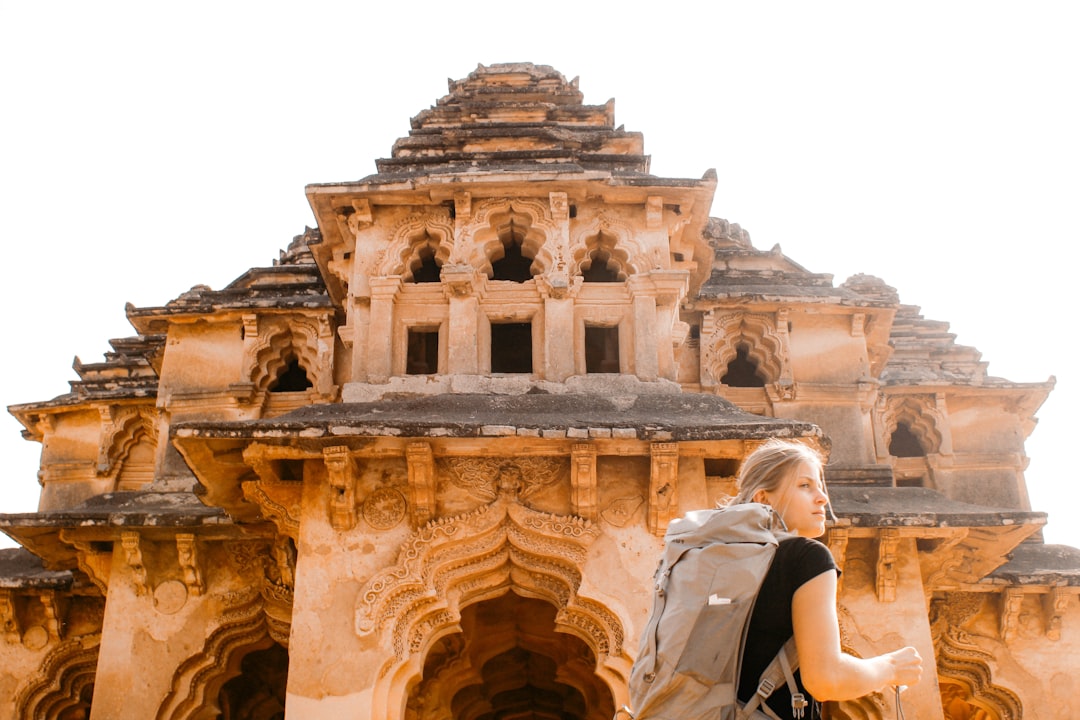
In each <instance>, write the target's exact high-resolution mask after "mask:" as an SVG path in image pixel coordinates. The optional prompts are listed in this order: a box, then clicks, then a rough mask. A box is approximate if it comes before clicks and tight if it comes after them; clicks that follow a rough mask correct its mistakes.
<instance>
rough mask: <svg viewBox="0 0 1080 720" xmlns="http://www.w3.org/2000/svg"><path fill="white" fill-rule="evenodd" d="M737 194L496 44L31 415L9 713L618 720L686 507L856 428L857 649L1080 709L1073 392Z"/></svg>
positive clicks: (7, 520)
mask: <svg viewBox="0 0 1080 720" xmlns="http://www.w3.org/2000/svg"><path fill="white" fill-rule="evenodd" d="M715 185H716V175H715V172H714V171H708V172H706V173H705V174H704V176H703V177H702V178H701V179H677V178H674V179H673V178H659V177H655V176H653V175H651V174H649V158H648V156H646V155H644V154H643V140H642V137H641V135H640V134H638V133H634V132H629V131H626V130H624V129H623V128H622V127H621V126H619V127H617V126H616V125H615V122H614V106H613V103H610V102H609V103H608V104H606V105H600V106H593V105H586V104H584V103H583V98H582V95H581V93H580V91H579V90H578V88H577V84H576V81H574V82H567V81H566V79H565V78H564V77H563V76H562V75H560V74H559V73H558V72H556V71H554V70H552V69H551V68H548V67H544V66H536V65H529V64H517V65H495V66H491V67H484V66H481V67H479V68H477V70H476V71H475V72H474V73H472V74H471V75H470V76H469V77H468V78H465V79H464V80H460V81H452V82H451V83H450V92H449V94H448V95H447V96H446V97H444V98H442V99H441V100H439V101H438V103H437V104H436V105H435V106H434V107H432V108H430V109H428V110H425V111H423V112H421V113H420V114H419V115H417V116H416V117H415V118H413V120H412V125H411V131H410V133H409V135H408V136H407V137H404V138H401V139H399V140H398V141H397V142H396V143H395V144H394V147H393V152H392V154H391V157H390V158H386V159H382V160H379V161H377V172H376V174H374V175H371V176H368V177H365V178H363V179H361V180H359V181H356V182H348V183H332V184H320V185H311V186H309V187H308V188H307V195H308V198H309V201H310V203H311V207H312V209H313V211H314V213H315V217H316V219H317V224H318V227H317V229H308V230H307V231H306V232H305V233H304V234H303V235H301V236H299V237H297V238H295V240H294V241H293V243H292V244H291V245H290V246H289V248H288V250H287V251H286V252H283V253H282V255H281V258H280V260H279V262H277V263H276V264H275V265H274V266H273V267H266V268H255V269H252V270H250V271H248V272H247V273H245V274H244V275H242V276H241V277H240V278H238V279H237V280H236V281H234V282H233V283H232V284H231V285H229V286H228V287H226V288H225V289H223V290H219V291H214V290H211V289H210V288H207V287H204V286H196V287H195V288H192V289H191V290H190V291H188V292H185V293H183V294H182V295H180V296H179V297H178V298H176V299H175V300H173V301H171V302H169V303H168V304H166V305H165V306H163V307H148V308H136V307H128V309H127V314H128V318H129V320H130V321H131V323H132V325H133V326H134V327H135V329H136V331H137V333H138V335H137V336H136V337H133V338H128V339H122V340H114V341H112V344H113V348H114V351H113V352H111V353H109V354H108V355H107V357H106V359H105V362H103V363H99V364H93V365H87V364H81V363H78V364H77V365H76V371H77V372H78V374H79V378H80V379H79V380H78V381H76V382H74V383H72V391H71V392H70V393H68V394H66V395H61V396H59V397H57V398H55V399H53V400H48V401H44V402H35V403H27V404H23V405H17V406H13V407H11V408H10V411H11V412H12V413H13V414H14V415H15V417H16V418H18V420H19V421H20V422H21V423H22V424H23V426H24V427H25V435H26V436H27V437H28V438H30V439H32V440H36V441H39V442H41V443H42V459H41V472H40V476H39V479H40V482H41V484H42V493H41V505H40V511H39V512H37V513H28V514H21V515H3V516H0V529H3V530H4V531H5V532H6V533H8V534H9V535H10V536H11V537H13V538H15V539H16V540H17V541H18V542H19V543H20V544H21V545H22V546H23V548H20V549H18V550H11V551H0V626H2V629H3V633H4V641H3V642H0V720H6V719H8V718H47V719H49V720H54V719H61V718H62V719H71V718H87V717H89V718H91V719H92V720H103V719H112V718H158V719H159V720H166V719H170V720H171V719H177V720H179V719H180V718H198V719H204V718H205V719H211V718H224V719H228V720H238V719H240V718H253V719H255V720H272V719H273V718H282V717H288V718H304V719H305V720H317V719H319V718H327V719H329V718H333V719H334V720H341V718H388V719H401V720H495V719H496V718H511V717H529V718H551V719H555V718H561V719H565V718H575V719H576V720H606V719H607V718H610V717H611V716H612V714H613V713H614V711H615V709H616V708H618V707H620V706H621V705H622V704H623V703H625V702H626V701H627V689H626V682H627V678H628V675H629V670H630V666H631V664H632V663H633V659H634V656H635V654H636V652H637V640H638V634H639V632H640V631H641V628H642V625H643V623H644V622H645V619H646V616H647V614H648V611H649V602H650V586H651V576H652V572H653V569H654V564H655V561H656V558H657V557H658V554H659V550H660V547H661V542H662V537H663V534H664V531H665V529H666V527H667V524H668V523H669V522H670V521H671V519H672V518H674V517H677V516H678V515H680V514H682V513H684V512H686V511H688V510H691V509H695V508H701V507H707V506H710V505H713V504H715V503H716V502H718V501H720V500H722V499H723V498H724V497H725V496H726V495H727V494H728V493H730V492H731V490H732V483H733V478H734V476H735V475H736V473H737V471H738V467H739V464H740V462H741V461H742V459H743V458H744V457H745V456H746V455H747V454H748V453H749V452H750V451H752V450H753V449H754V448H755V447H756V446H757V445H758V444H760V443H761V442H762V441H764V440H765V439H767V438H769V437H774V436H778V437H786V438H791V439H795V440H797V441H800V442H805V443H808V444H810V445H812V446H814V447H817V448H819V449H821V450H823V451H824V452H826V453H828V455H829V465H828V469H827V478H828V481H829V484H830V489H831V497H832V502H833V506H834V509H835V511H836V514H837V516H838V520H837V522H836V523H835V524H834V525H833V526H832V527H831V528H830V530H829V533H828V536H827V537H826V538H825V541H826V542H827V543H828V545H829V548H830V549H831V551H832V552H833V554H834V555H835V557H836V559H837V561H838V562H839V564H840V565H841V566H842V568H843V570H844V573H843V577H842V588H841V593H840V597H839V599H838V602H839V610H840V617H841V631H842V642H843V646H844V648H845V650H847V651H848V652H851V653H854V654H857V655H864V656H865V655H872V654H877V653H880V652H883V651H886V650H890V649H893V648H895V647H898V646H900V645H905V644H910V645H914V646H916V647H917V648H919V650H920V652H921V653H922V654H923V656H924V657H925V658H932V659H933V660H932V664H936V669H937V672H936V674H935V673H933V672H931V673H929V675H928V677H927V679H926V681H925V682H923V683H921V684H920V685H918V686H917V687H914V688H911V689H910V690H909V691H908V693H907V694H906V695H905V700H906V705H907V712H908V713H909V716H911V717H919V718H923V719H924V720H925V719H931V720H932V719H933V718H938V719H939V720H945V719H949V720H960V719H961V718H1020V717H1022V716H1023V714H1024V713H1028V714H1029V715H1030V716H1031V717H1041V718H1067V717H1073V716H1074V715H1076V714H1077V713H1078V712H1080V705H1078V704H1077V701H1076V700H1075V698H1076V697H1077V696H1078V693H1077V692H1074V690H1075V688H1074V687H1073V685H1074V684H1075V682H1076V681H1075V680H1074V678H1075V677H1076V676H1077V675H1080V672H1078V671H1080V660H1077V658H1080V607H1078V604H1077V595H1078V593H1080V552H1078V551H1077V550H1075V549H1073V548H1068V547H1061V546H1047V545H1044V544H1042V543H1041V542H1040V540H1039V530H1040V528H1041V526H1042V525H1043V524H1044V523H1045V519H1046V518H1045V514H1043V513H1040V512H1035V511H1033V510H1032V509H1031V508H1030V507H1029V505H1028V500H1027V493H1026V490H1025V482H1024V475H1023V472H1024V468H1025V465H1026V455H1025V453H1024V440H1025V438H1026V437H1027V436H1028V434H1029V433H1030V432H1031V430H1032V428H1033V424H1034V413H1035V412H1036V410H1037V409H1038V407H1039V406H1040V405H1041V403H1042V402H1043V401H1044V400H1045V398H1046V396H1047V394H1048V393H1049V391H1050V390H1051V389H1052V386H1053V381H1052V379H1051V380H1050V381H1048V382H1044V383H1015V382H1009V381H1006V380H1002V379H1000V378H994V377H990V376H988V375H987V374H986V366H985V364H984V363H982V362H981V361H980V358H979V354H978V353H977V352H976V351H975V350H973V349H971V348H965V347H961V346H958V345H956V344H955V343H954V342H953V336H952V335H950V334H949V333H948V332H947V326H946V325H944V324H943V323H938V322H933V321H930V320H926V319H924V318H923V317H921V316H920V315H919V312H918V308H914V307H911V306H907V305H903V304H901V303H900V300H899V297H898V295H897V293H896V291H895V290H893V289H892V288H890V287H888V286H887V285H885V283H884V282H882V281H881V280H878V279H877V278H872V277H866V276H856V277H854V278H851V279H849V280H847V281H846V282H844V283H843V284H841V285H839V286H834V284H833V282H832V278H831V276H828V275H816V274H813V273H809V272H807V271H806V270H805V269H803V268H802V267H800V266H799V265H798V264H796V263H795V262H793V261H792V260H790V259H788V258H787V257H785V256H784V255H783V254H782V253H781V252H780V250H779V248H774V249H772V250H769V251H760V250H757V249H756V248H754V246H753V245H752V244H751V242H750V238H749V235H748V234H747V233H746V232H745V231H744V230H743V229H741V228H740V227H739V226H738V225H734V224H731V223H728V222H726V221H724V220H719V219H716V218H711V217H709V212H710V207H711V205H712V200H713V190H714V187H715ZM22 480H25V479H22ZM830 711H831V713H832V717H834V718H885V717H892V712H893V710H892V708H891V706H890V699H889V698H886V697H885V696H883V695H873V696H870V697H867V698H862V699H860V700H858V701H853V702H848V703H842V704H838V705H836V706H834V707H832V708H831V709H830Z"/></svg>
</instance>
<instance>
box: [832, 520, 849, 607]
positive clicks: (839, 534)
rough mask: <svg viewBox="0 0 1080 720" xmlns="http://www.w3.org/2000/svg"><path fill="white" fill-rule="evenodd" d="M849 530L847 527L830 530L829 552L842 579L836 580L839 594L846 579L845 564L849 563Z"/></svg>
mask: <svg viewBox="0 0 1080 720" xmlns="http://www.w3.org/2000/svg"><path fill="white" fill-rule="evenodd" d="M847 548H848V529H847V528H846V527H832V528H829V552H830V553H832V556H833V560H835V561H836V566H837V567H838V568H840V577H838V578H837V579H836V591H837V592H838V593H839V592H840V589H841V587H842V585H841V582H843V579H844V575H843V572H844V563H845V562H847Z"/></svg>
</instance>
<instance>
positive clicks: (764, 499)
mask: <svg viewBox="0 0 1080 720" xmlns="http://www.w3.org/2000/svg"><path fill="white" fill-rule="evenodd" d="M751 500H753V501H754V502H756V503H761V504H762V505H768V504H769V495H768V493H766V492H765V491H764V490H758V491H757V492H756V493H754V496H753V497H752V498H751Z"/></svg>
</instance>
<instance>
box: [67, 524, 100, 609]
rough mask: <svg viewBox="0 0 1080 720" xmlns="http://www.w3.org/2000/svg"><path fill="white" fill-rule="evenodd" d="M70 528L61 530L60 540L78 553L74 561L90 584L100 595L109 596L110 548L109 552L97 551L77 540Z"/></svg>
mask: <svg viewBox="0 0 1080 720" xmlns="http://www.w3.org/2000/svg"><path fill="white" fill-rule="evenodd" d="M72 535H73V533H72V532H71V529H70V528H61V530H60V540H62V541H63V542H65V543H67V544H68V545H71V546H72V547H74V548H75V550H77V551H78V554H77V555H76V560H77V562H78V563H79V569H80V570H82V571H83V572H84V573H86V576H87V577H88V578H90V582H92V583H94V586H95V587H97V589H98V590H100V591H101V594H102V595H108V594H109V575H110V574H111V573H112V546H111V544H110V546H109V550H97V549H95V548H94V544H93V543H91V542H88V541H85V540H77V539H75V538H74V537H73V536H72Z"/></svg>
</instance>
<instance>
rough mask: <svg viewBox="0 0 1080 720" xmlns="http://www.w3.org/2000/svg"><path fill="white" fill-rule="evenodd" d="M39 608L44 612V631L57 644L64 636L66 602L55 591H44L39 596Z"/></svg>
mask: <svg viewBox="0 0 1080 720" xmlns="http://www.w3.org/2000/svg"><path fill="white" fill-rule="evenodd" d="M39 597H40V598H41V606H42V607H43V608H44V610H45V623H44V625H45V630H46V631H47V632H48V633H49V639H50V640H53V641H56V642H59V641H60V639H61V638H62V637H63V634H64V619H65V616H66V612H65V611H66V610H67V601H66V599H65V598H64V597H63V596H62V595H60V594H59V593H58V592H56V591H55V590H46V591H45V592H43V593H41V595H40V596H39Z"/></svg>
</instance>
